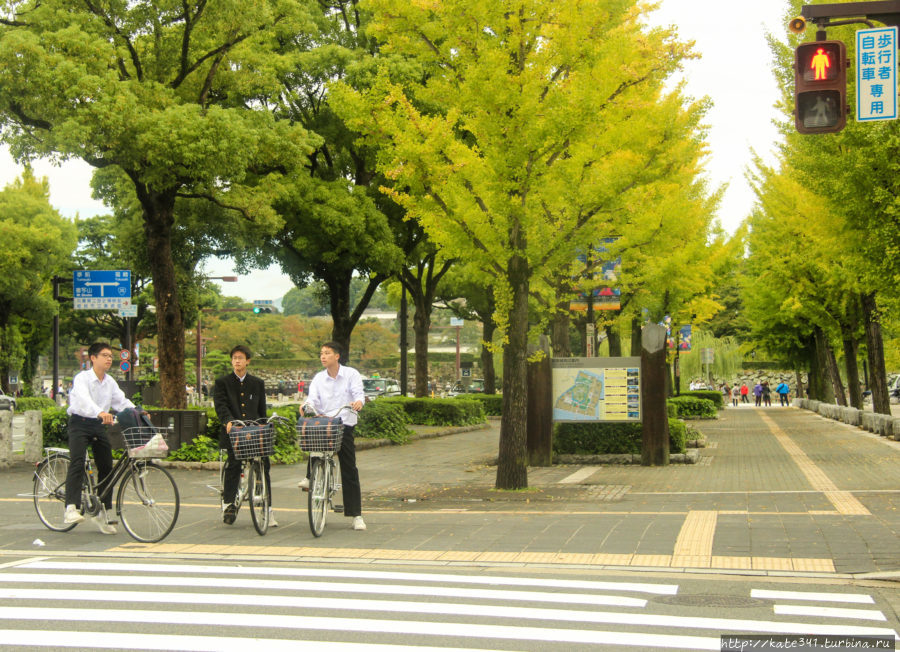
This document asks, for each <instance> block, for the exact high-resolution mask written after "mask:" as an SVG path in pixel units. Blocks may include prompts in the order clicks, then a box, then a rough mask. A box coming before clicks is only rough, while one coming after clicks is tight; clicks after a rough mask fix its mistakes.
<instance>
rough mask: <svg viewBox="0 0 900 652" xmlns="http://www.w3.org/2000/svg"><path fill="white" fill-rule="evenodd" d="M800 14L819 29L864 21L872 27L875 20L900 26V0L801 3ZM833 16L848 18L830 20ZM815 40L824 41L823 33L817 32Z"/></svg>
mask: <svg viewBox="0 0 900 652" xmlns="http://www.w3.org/2000/svg"><path fill="white" fill-rule="evenodd" d="M800 15H801V16H803V18H805V19H806V20H807V21H809V22H812V23H815V24H816V26H817V27H818V28H819V30H824V29H825V28H826V27H836V26H838V25H851V24H853V23H866V24H867V25H868V26H869V27H873V25H872V23H871V21H873V20H877V21H878V22H879V23H883V24H885V25H898V26H900V0H873V1H872V2H843V3H832V4H827V5H803V8H802V9H801V10H800ZM834 18H847V19H850V20H841V21H834V22H833V21H832V19H834ZM816 40H818V41H824V40H825V35H824V34H821V31H820V34H817V35H816Z"/></svg>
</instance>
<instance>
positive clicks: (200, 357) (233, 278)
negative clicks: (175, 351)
mask: <svg viewBox="0 0 900 652" xmlns="http://www.w3.org/2000/svg"><path fill="white" fill-rule="evenodd" d="M203 280H206V281H224V282H225V283H237V280H238V277H237V276H204V277H203ZM202 316H203V310H198V311H197V396H199V397H200V400H201V401H202V400H203V362H202V361H203V337H202V333H201V330H200V329H201V323H200V318H201V317H202Z"/></svg>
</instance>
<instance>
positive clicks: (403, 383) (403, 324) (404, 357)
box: [400, 285, 418, 396]
mask: <svg viewBox="0 0 900 652" xmlns="http://www.w3.org/2000/svg"><path fill="white" fill-rule="evenodd" d="M406 310H407V306H406V286H405V285H404V286H403V288H402V291H401V293H400V393H401V394H402V395H403V396H406V393H407V391H408V386H409V362H408V355H409V351H408V350H407V349H408V348H409V342H408V338H407V316H406ZM416 353H418V351H417V352H416Z"/></svg>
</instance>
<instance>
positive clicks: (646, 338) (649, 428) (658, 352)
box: [641, 324, 669, 466]
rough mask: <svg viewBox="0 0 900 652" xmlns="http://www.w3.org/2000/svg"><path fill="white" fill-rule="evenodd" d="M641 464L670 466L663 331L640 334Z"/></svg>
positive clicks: (658, 328)
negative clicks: (642, 425) (642, 424)
mask: <svg viewBox="0 0 900 652" xmlns="http://www.w3.org/2000/svg"><path fill="white" fill-rule="evenodd" d="M641 414H642V416H643V422H644V427H643V435H642V437H641V464H642V465H643V466H667V465H668V464H669V419H668V415H667V414H666V327H665V326H661V325H659V324H648V325H647V326H644V330H643V333H642V334H641Z"/></svg>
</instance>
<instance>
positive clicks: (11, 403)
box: [0, 391, 16, 412]
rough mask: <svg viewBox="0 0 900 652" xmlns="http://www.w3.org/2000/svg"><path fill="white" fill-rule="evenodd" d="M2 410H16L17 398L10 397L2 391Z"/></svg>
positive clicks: (0, 400) (0, 398) (0, 397)
mask: <svg viewBox="0 0 900 652" xmlns="http://www.w3.org/2000/svg"><path fill="white" fill-rule="evenodd" d="M0 410H12V411H13V412H15V410H16V397H15V396H9V395H8V394H4V393H3V392H2V391H0Z"/></svg>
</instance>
